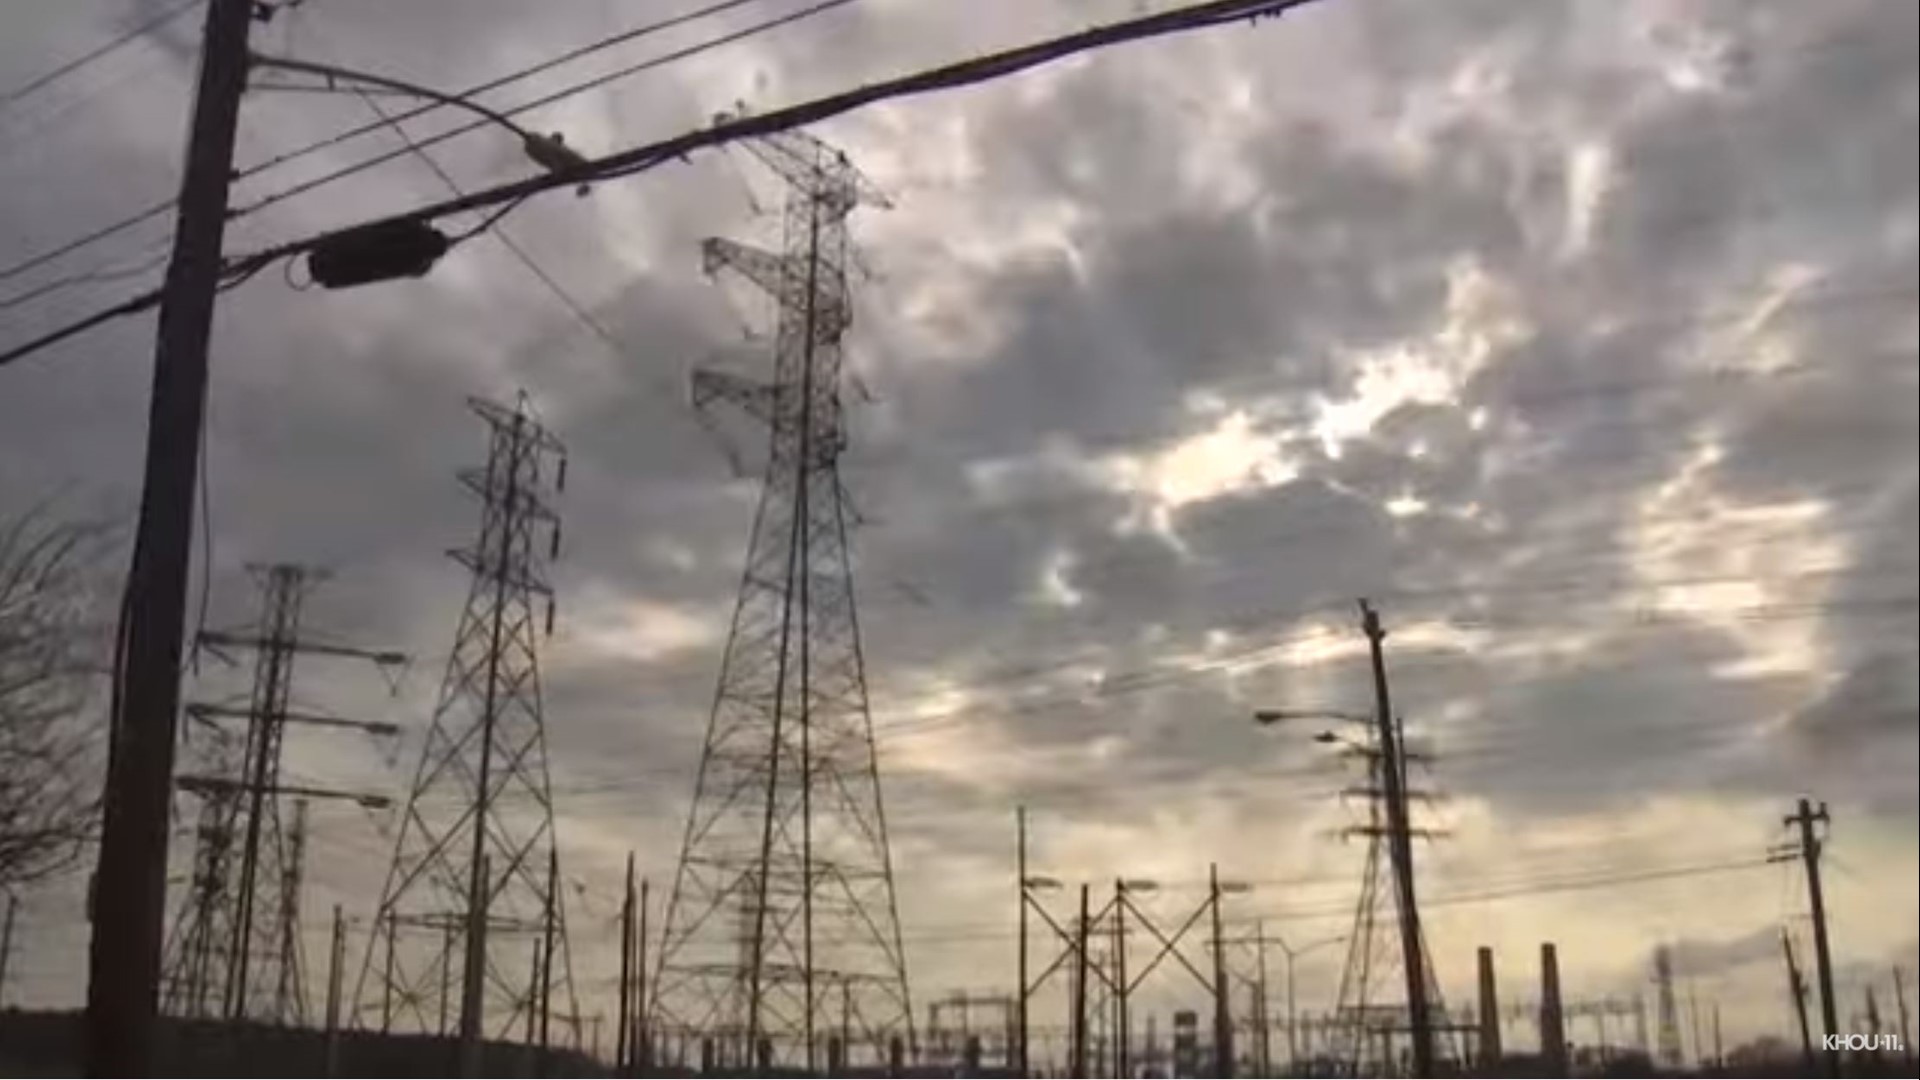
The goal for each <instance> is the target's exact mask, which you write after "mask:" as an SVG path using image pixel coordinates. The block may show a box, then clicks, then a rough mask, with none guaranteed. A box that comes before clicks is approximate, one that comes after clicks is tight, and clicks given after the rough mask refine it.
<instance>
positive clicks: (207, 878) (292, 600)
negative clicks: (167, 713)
mask: <svg viewBox="0 0 1920 1080" xmlns="http://www.w3.org/2000/svg"><path fill="white" fill-rule="evenodd" d="M249 569H250V570H252V571H253V573H254V575H255V577H256V578H257V579H258V580H259V581H260V584H261V595H262V601H261V611H260V616H259V620H258V622H257V623H256V625H255V626H254V627H253V628H252V629H250V630H232V631H227V630H209V631H205V632H202V633H201V634H200V635H199V637H198V640H197V644H198V645H199V646H200V647H201V648H204V649H206V650H207V651H209V652H210V653H212V654H214V655H216V656H220V657H223V658H225V657H226V656H227V652H226V650H232V649H248V650H251V651H252V652H253V654H254V667H253V685H252V690H251V691H250V694H249V697H248V700H247V702H246V704H245V705H244V706H238V705H230V704H222V703H216V702H204V701H197V702H192V703H190V704H188V705H187V707H186V712H187V715H188V717H189V718H191V719H192V720H193V721H194V722H195V724H196V725H198V726H201V727H205V728H208V729H210V730H212V731H213V732H214V733H215V735H214V743H215V746H216V747H217V748H219V749H217V750H216V753H219V752H220V750H223V749H225V748H228V747H231V746H232V745H233V743H234V741H235V740H234V737H233V736H232V734H231V733H229V732H227V731H226V729H225V728H224V727H223V726H222V725H224V724H225V723H226V722H228V721H235V720H238V721H244V722H245V724H244V728H243V734H242V736H241V737H240V740H239V749H240V753H239V755H238V760H237V761H232V760H227V761H213V762H209V763H208V764H209V765H210V766H211V768H212V771H208V772H202V773H195V774H186V775H182V776H180V777H179V778H178V780H177V781H176V784H177V786H178V787H179V788H180V790H181V791H184V792H187V793H189V794H192V795H195V796H198V797H199V799H200V801H201V806H200V816H199V825H198V827H197V828H196V830H195V851H194V869H193V873H192V875H191V877H190V879H189V892H188V895H187V897H186V900H185V902H184V903H183V905H182V907H181V910H180V913H179V915H178V917H177V918H176V921H175V930H174V934H173V941H172V942H171V944H170V946H169V948H168V950H167V952H168V959H167V964H166V970H165V976H164V978H163V981H162V984H163V987H164V999H163V1002H164V1007H165V1009H166V1011H167V1012H168V1013H170V1014H172V1015H176V1016H186V1017H210V1016H216V1015H217V1016H219V1017H222V1018H225V1019H228V1020H242V1019H246V1020H260V1021H265V1022H267V1023H275V1024H297V1023H302V1022H304V1020H305V1018H306V1011H307V1010H306V979H305V973H304V970H303V967H304V965H303V964H302V963H301V957H300V935H299V917H300V909H299V892H300V880H301V863H302V861H303V855H304V838H305V828H304V824H303V822H304V815H305V805H306V800H307V799H312V798H321V799H340V800H349V801H353V802H357V803H359V804H361V805H362V806H366V807H370V808H378V807H382V806H385V805H386V804H387V800H386V798H385V797H384V796H382V795H378V794H374V793H371V792H353V791H336V790H331V789H319V788H312V787H306V786H301V785H288V784H283V783H282V782H281V778H280V771H281V765H282V760H283V758H284V756H285V744H286V732H287V728H288V727H289V725H300V726H304V727H314V728H329V729H345V730H355V731H362V732H365V733H367V734H370V735H374V736H383V737H384V736H391V735H393V734H395V733H396V729H395V728H394V726H393V725H392V724H386V723H379V722H374V721H365V720H356V719H350V718H347V717H340V716H332V715H328V714H324V713H315V712H308V711H305V710H301V709H296V708H293V707H292V705H291V700H292V693H293V669H294V661H295V658H296V657H298V656H301V655H313V656H328V657H341V658H348V659H359V660H369V661H372V662H373V663H374V664H375V665H377V666H379V667H380V668H381V669H382V670H385V669H387V668H390V667H393V666H395V665H398V664H403V663H405V662H406V659H407V658H406V655H405V654H403V653H398V652H391V651H384V650H371V649H361V648H355V647H352V646H348V645H340V644H333V643H329V642H326V641H322V640H319V639H316V638H314V637H311V636H303V634H302V631H301V614H302V609H303V606H304V604H305V601H306V598H307V596H308V594H309V593H310V592H311V590H312V587H313V585H314V584H316V583H317V582H318V581H319V580H321V579H322V577H323V575H321V574H320V573H318V572H316V571H313V570H311V569H309V568H307V567H303V566H299V565H295V564H292V563H275V564H272V565H268V566H252V567H249ZM283 797H291V798H293V799H294V800H295V802H294V811H295V817H296V821H295V824H296V827H295V828H294V829H292V830H291V831H290V830H288V829H287V828H286V824H285V822H284V820H283V815H282V809H281V800H282V798H283ZM256 968H258V969H259V970H258V971H257V972H256V970H255V969H256ZM256 974H257V975H259V976H260V977H259V978H255V977H254V976H255V975H256ZM216 1002H217V1004H216Z"/></svg>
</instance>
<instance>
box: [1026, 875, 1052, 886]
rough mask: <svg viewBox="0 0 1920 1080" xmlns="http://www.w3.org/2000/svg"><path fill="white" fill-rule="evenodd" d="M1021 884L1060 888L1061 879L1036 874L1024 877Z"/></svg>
mask: <svg viewBox="0 0 1920 1080" xmlns="http://www.w3.org/2000/svg"><path fill="white" fill-rule="evenodd" d="M1020 884H1022V885H1024V886H1026V887H1027V888H1029V889H1058V888H1060V879H1059V878H1050V877H1043V876H1040V875H1035V876H1033V877H1028V878H1022V879H1021V881H1020Z"/></svg>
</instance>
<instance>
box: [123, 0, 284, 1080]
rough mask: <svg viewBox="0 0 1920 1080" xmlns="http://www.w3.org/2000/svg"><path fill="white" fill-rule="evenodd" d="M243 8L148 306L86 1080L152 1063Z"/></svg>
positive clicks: (216, 4)
mask: <svg viewBox="0 0 1920 1080" xmlns="http://www.w3.org/2000/svg"><path fill="white" fill-rule="evenodd" d="M254 6H255V5H254V3H253V2H252V0H210V2H209V3H208V4H207V18H206V23H205V27H206V29H205V31H204V33H203V34H202V35H201V49H200V74H199V83H198V88H197V91H196V93H195V95H194V110H193V126H192V129H191V132H190V134H189V135H188V139H187V154H186V168H185V170H184V174H183V176H182V177H181V183H180V200H179V208H180V209H179V215H178V218H177V224H176V226H175V230H174V240H173V252H172V255H171V257H170V258H169V260H168V263H167V274H166V281H165V284H164V285H163V292H162V295H161V301H160V318H159V329H158V335H157V337H158V342H157V345H156V348H155V351H154V361H153V392H152V397H151V399H150V401H149V405H148V414H147V446H146V464H145V472H144V475H143V477H142V487H141V495H140V513H139V523H138V525H137V526H136V527H135V533H134V541H133V559H132V565H131V566H130V567H129V569H128V573H127V583H126V592H125V596H126V605H125V612H124V614H125V618H124V620H123V625H122V627H121V631H122V637H121V640H122V643H123V644H124V646H125V647H124V650H123V651H122V662H121V663H119V664H117V665H116V668H117V670H116V672H115V677H116V678H115V685H114V691H115V693H114V695H113V701H114V705H115V709H114V715H113V717H112V722H111V726H110V731H109V735H108V752H107V782H106V786H105V789H104V791H103V793H102V799H101V803H102V806H101V822H100V855H99V861H98V862H97V863H96V864H95V868H94V876H93V880H92V881H91V883H90V896H89V900H90V904H89V908H90V911H89V914H90V915H91V916H92V937H91V939H90V940H89V942H88V946H87V1016H86V1062H85V1064H86V1071H87V1074H88V1075H89V1076H143V1075H147V1074H148V1073H149V1072H150V1071H151V1070H153V1069H154V1068H155V1063H154V1060H153V1057H154V1037H155V1010H156V1009H157V1007H158V1004H159V990H160V971H161V959H162V957H161V951H162V938H163V935H164V932H165V923H166V906H167V834H168V828H169V825H168V822H169V813H168V810H169V806H168V802H169V796H170V795H171V794H172V791H171V785H172V783H173V752H174V737H175V733H176V730H177V721H178V716H179V703H180V656H181V653H182V651H183V650H182V647H181V645H182V639H183V638H184V637H185V635H186V608H187V574H188V567H189V564H190V563H191V561H192V551H193V503H194V486H195V482H196V480H197V478H198V464H199V458H200V444H201V424H202V420H203V418H204V416H205V413H206V391H207V344H208V341H209V340H210V338H211V337H212V333H213V304H214V296H215V294H216V293H217V292H218V290H219V285H220V278H221V274H222V272H223V269H224V267H223V263H222V259H221V253H220V246H221V241H222V237H223V235H224V233H225V229H226V220H227V192H228V189H229V187H230V185H231V183H232V174H233V145H234V136H235V134H236V131H237V129H238V127H239V119H240V97H241V95H242V94H243V93H244V92H245V91H246V86H247V32H248V30H249V22H250V20H251V19H252V18H253V15H254Z"/></svg>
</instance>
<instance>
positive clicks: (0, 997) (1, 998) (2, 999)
mask: <svg viewBox="0 0 1920 1080" xmlns="http://www.w3.org/2000/svg"><path fill="white" fill-rule="evenodd" d="M19 908H20V898H19V897H18V896H15V895H14V894H12V893H8V894H7V925H6V928H5V929H3V930H0V1005H4V1004H5V1003H6V998H7V969H8V968H10V967H12V966H13V917H14V915H15V914H17V913H18V911H19Z"/></svg>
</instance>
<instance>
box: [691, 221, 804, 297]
mask: <svg viewBox="0 0 1920 1080" xmlns="http://www.w3.org/2000/svg"><path fill="white" fill-rule="evenodd" d="M700 269H701V271H702V272H703V273H707V274H717V273H719V272H720V271H722V270H731V271H733V272H734V273H736V274H738V275H740V276H741V277H743V278H745V279H747V280H748V281H750V282H752V283H753V284H755V285H757V286H759V287H760V289H761V291H763V292H765V293H766V294H767V295H768V296H771V297H773V298H774V299H775V300H776V301H786V300H790V299H804V298H805V296H806V292H805V290H806V287H807V264H806V260H805V259H802V258H798V257H796V256H793V255H788V254H778V253H775V252H771V251H768V250H766V249H764V248H758V247H755V246H753V245H752V244H743V243H741V242H740V241H738V240H728V239H726V238H725V237H719V236H710V237H708V238H707V239H705V240H702V241H701V242H700Z"/></svg>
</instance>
